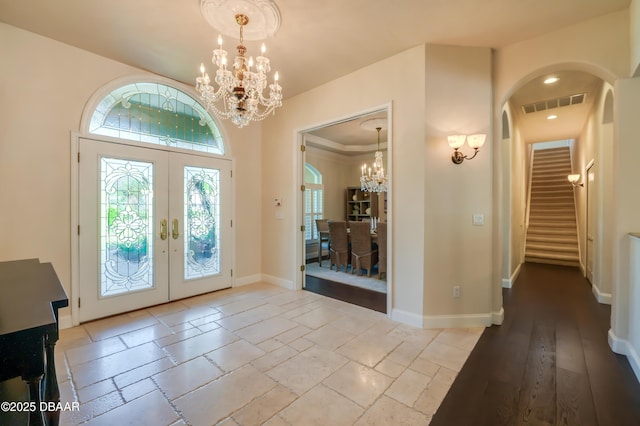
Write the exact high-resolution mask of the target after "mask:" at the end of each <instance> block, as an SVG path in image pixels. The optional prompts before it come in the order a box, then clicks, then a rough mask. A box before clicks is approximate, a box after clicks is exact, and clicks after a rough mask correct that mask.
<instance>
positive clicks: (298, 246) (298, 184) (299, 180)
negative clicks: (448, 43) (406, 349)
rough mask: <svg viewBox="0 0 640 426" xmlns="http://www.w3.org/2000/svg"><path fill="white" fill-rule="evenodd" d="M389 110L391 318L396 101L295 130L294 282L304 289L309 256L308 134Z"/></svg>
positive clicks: (390, 303) (389, 299)
mask: <svg viewBox="0 0 640 426" xmlns="http://www.w3.org/2000/svg"><path fill="white" fill-rule="evenodd" d="M380 111H386V112H387V123H388V129H387V135H388V136H387V139H388V140H387V172H388V173H389V188H390V190H389V192H388V195H387V222H388V223H389V224H390V225H391V226H389V227H388V228H387V241H388V255H387V256H388V257H387V314H386V315H387V317H389V318H391V311H392V306H393V264H394V262H393V258H394V249H393V246H394V243H393V241H394V240H393V149H392V147H393V103H392V101H389V102H387V103H384V104H381V105H377V106H373V107H370V108H367V109H363V110H360V111H358V112H355V113H353V114H349V115H343V116H340V117H337V118H335V119H332V120H327V121H323V122H320V123H317V124H314V125H310V126H306V127H302V128H298V129H294V132H293V133H294V135H293V136H294V137H293V147H292V149H293V152H294V158H295V167H294V179H293V182H294V188H293V190H294V191H295V194H296V197H295V206H296V207H295V217H296V219H295V222H296V230H297V232H295V234H294V235H295V243H294V244H295V259H296V261H295V262H294V264H293V268H294V270H293V276H294V277H295V279H294V282H293V288H294V290H302V288H303V284H304V279H305V272H304V271H301V270H300V269H301V268H300V265H304V264H305V262H306V259H305V256H306V253H305V244H304V232H302V231H301V230H302V229H303V228H302V225H304V222H303V219H304V207H303V203H304V196H303V194H304V192H303V191H301V188H302V185H304V158H305V153H304V151H302V150H301V148H300V147H301V146H305V139H304V135H305V133H308V132H310V131H312V130H315V129H318V128H321V127H327V126H331V125H334V124H339V123H343V122H345V121H350V120H353V119H355V118H357V117H360V116H363V115H368V114H371V113H375V112H380Z"/></svg>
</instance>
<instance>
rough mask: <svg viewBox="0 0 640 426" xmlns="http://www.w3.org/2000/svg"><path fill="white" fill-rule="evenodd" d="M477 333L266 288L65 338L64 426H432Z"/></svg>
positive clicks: (205, 298) (61, 360)
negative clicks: (71, 406)
mask: <svg viewBox="0 0 640 426" xmlns="http://www.w3.org/2000/svg"><path fill="white" fill-rule="evenodd" d="M482 331H483V329H482V328H474V329H444V330H435V329H418V328H413V327H410V326H407V325H404V324H400V323H397V322H394V321H391V320H389V319H388V318H387V317H386V316H385V315H384V314H381V313H378V312H374V311H371V310H368V309H364V308H361V307H359V306H355V305H350V304H347V303H344V302H340V301H337V300H334V299H330V298H326V297H324V296H320V295H317V294H314V293H310V292H306V291H289V290H285V289H282V288H280V287H277V286H273V285H269V284H262V283H261V284H253V285H248V286H244V287H239V288H236V289H229V290H223V291H219V292H216V293H210V294H206V295H202V296H197V297H193V298H190V299H185V300H180V301H176V302H172V303H168V304H165V305H160V306H156V307H152V308H148V309H143V310H140V311H136V312H131V313H128V314H123V315H119V316H115V317H111V318H107V319H103V320H98V321H94V322H90V323H86V324H83V325H80V326H78V327H74V328H70V329H65V330H61V336H60V341H59V343H58V345H57V347H56V366H57V367H56V368H57V371H58V381H59V383H60V393H61V401H63V402H78V403H79V404H78V405H79V410H77V411H63V412H62V413H61V417H60V424H61V425H77V424H87V425H110V426H113V425H121V424H140V425H153V426H158V425H183V424H187V425H214V424H225V425H259V424H267V425H305V426H306V425H354V424H355V425H400V424H406V425H426V424H428V423H429V421H430V418H431V416H432V415H433V413H434V412H435V410H436V409H437V408H438V405H439V404H440V402H441V401H442V399H443V398H444V396H445V394H446V393H447V391H448V389H449V387H450V386H451V383H453V380H454V379H455V377H456V374H457V372H458V371H460V368H461V367H462V365H463V364H464V362H465V360H466V359H467V356H468V355H469V353H470V352H471V350H472V349H473V347H474V345H475V344H476V342H477V340H478V338H479V337H480V334H481V333H482Z"/></svg>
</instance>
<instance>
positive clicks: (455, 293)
mask: <svg viewBox="0 0 640 426" xmlns="http://www.w3.org/2000/svg"><path fill="white" fill-rule="evenodd" d="M453 297H454V299H459V298H460V286H459V285H454V286H453Z"/></svg>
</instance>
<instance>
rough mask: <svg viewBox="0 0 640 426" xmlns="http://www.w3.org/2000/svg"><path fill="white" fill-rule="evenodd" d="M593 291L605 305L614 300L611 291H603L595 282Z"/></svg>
mask: <svg viewBox="0 0 640 426" xmlns="http://www.w3.org/2000/svg"><path fill="white" fill-rule="evenodd" d="M591 291H592V292H593V295H594V296H595V297H596V299H597V300H598V302H600V303H603V304H605V305H611V302H612V300H613V296H612V295H611V293H602V292H601V291H600V289H599V288H598V287H597V286H596V285H595V284H591Z"/></svg>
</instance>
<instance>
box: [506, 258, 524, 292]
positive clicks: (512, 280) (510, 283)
mask: <svg viewBox="0 0 640 426" xmlns="http://www.w3.org/2000/svg"><path fill="white" fill-rule="evenodd" d="M521 268H522V263H521V264H519V265H518V266H517V267H516V270H515V271H513V274H511V276H510V277H509V278H508V279H507V278H503V279H502V288H512V287H513V283H515V282H516V279H517V278H518V275H520V269H521Z"/></svg>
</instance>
